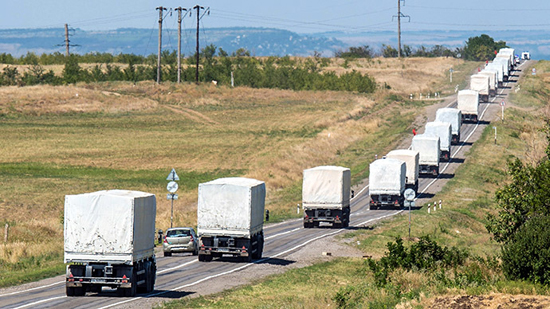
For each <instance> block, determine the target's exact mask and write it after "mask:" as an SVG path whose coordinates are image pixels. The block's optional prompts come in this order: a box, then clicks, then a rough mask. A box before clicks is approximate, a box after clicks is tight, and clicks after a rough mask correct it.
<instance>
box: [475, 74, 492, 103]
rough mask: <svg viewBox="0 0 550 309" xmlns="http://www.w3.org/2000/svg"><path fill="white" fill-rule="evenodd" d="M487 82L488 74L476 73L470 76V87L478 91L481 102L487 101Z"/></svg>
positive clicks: (488, 82)
mask: <svg viewBox="0 0 550 309" xmlns="http://www.w3.org/2000/svg"><path fill="white" fill-rule="evenodd" d="M489 84H490V80H489V76H486V75H483V74H479V73H477V74H474V75H472V76H471V77H470V89H471V90H475V91H477V92H478V94H479V98H480V99H481V101H482V102H489V91H490V88H491V87H490V86H489Z"/></svg>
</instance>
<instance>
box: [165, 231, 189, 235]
mask: <svg viewBox="0 0 550 309" xmlns="http://www.w3.org/2000/svg"><path fill="white" fill-rule="evenodd" d="M190 235H191V231H189V230H171V231H168V233H167V234H166V236H168V237H185V236H190Z"/></svg>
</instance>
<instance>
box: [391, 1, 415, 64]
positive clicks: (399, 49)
mask: <svg viewBox="0 0 550 309" xmlns="http://www.w3.org/2000/svg"><path fill="white" fill-rule="evenodd" d="M401 1H403V6H405V0H397V16H395V15H394V16H393V17H397V57H398V58H401V17H403V18H408V19H409V22H410V21H411V17H410V16H409V15H403V13H401Z"/></svg>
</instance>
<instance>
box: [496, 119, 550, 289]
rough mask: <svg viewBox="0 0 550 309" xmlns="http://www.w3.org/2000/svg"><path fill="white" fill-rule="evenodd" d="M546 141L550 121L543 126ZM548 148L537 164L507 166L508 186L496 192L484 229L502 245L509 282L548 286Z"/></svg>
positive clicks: (516, 161) (549, 214)
mask: <svg viewBox="0 0 550 309" xmlns="http://www.w3.org/2000/svg"><path fill="white" fill-rule="evenodd" d="M546 136H547V140H548V141H550V122H548V123H547V125H546ZM549 158H550V145H548V146H547V147H546V157H545V158H543V159H542V160H541V161H540V162H539V163H538V164H537V165H535V166H532V165H528V164H523V163H522V162H521V161H520V160H519V159H517V158H516V159H515V160H514V161H512V162H510V163H509V164H508V170H509V171H508V173H509V174H510V175H511V177H512V181H511V183H510V184H508V185H506V186H504V187H503V188H501V189H500V190H498V191H497V192H496V200H497V209H498V212H497V214H496V215H493V214H490V215H488V216H487V219H488V222H487V224H486V228H487V230H488V231H489V232H490V233H491V234H493V238H494V239H495V240H496V241H497V242H500V243H502V267H503V270H504V273H505V274H506V276H507V277H508V278H510V279H527V280H530V281H533V282H538V283H542V284H546V283H550V262H549V261H550V249H549V248H550V229H549V228H548V226H549V225H550V160H549Z"/></svg>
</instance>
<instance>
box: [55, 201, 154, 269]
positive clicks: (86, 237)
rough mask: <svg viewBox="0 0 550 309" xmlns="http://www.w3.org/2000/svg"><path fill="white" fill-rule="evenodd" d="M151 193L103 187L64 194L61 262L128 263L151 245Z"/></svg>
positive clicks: (148, 251)
mask: <svg viewBox="0 0 550 309" xmlns="http://www.w3.org/2000/svg"><path fill="white" fill-rule="evenodd" d="M156 212H157V203H156V198H155V195H154V194H151V193H145V192H140V191H126V190H107V191H98V192H93V193H84V194H78V195H66V196H65V218H64V227H65V229H64V236H65V244H64V249H65V263H70V262H111V263H121V264H132V263H133V262H135V261H138V260H141V259H144V258H147V257H151V256H153V255H154V249H155V247H154V246H155V217H156Z"/></svg>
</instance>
